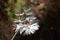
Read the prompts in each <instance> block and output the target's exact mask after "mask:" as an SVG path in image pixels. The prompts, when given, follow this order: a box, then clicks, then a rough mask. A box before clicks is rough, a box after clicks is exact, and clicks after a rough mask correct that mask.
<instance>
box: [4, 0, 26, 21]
mask: <svg viewBox="0 0 60 40" xmlns="http://www.w3.org/2000/svg"><path fill="white" fill-rule="evenodd" d="M15 1H16V2H15ZM7 3H8V4H10V5H8V6H7V7H6V8H5V10H6V11H7V12H8V16H9V17H8V18H9V20H10V21H13V19H14V16H15V13H18V12H20V11H21V10H22V7H23V6H24V5H25V1H24V0H7Z"/></svg>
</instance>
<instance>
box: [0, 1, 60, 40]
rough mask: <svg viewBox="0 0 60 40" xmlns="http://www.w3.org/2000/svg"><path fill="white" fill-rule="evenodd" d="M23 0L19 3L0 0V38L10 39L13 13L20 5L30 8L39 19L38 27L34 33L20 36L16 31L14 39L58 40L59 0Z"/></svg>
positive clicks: (59, 28)
mask: <svg viewBox="0 0 60 40" xmlns="http://www.w3.org/2000/svg"><path fill="white" fill-rule="evenodd" d="M20 1H21V0H20ZM23 1H24V2H26V3H25V4H19V0H0V40H11V37H12V34H13V33H14V31H13V30H12V28H13V26H12V20H13V18H14V13H18V12H19V11H20V10H21V7H22V5H24V6H26V7H31V8H32V10H33V12H34V13H35V15H36V17H37V18H38V19H39V20H40V23H39V25H40V29H39V30H38V31H36V33H35V34H34V35H28V36H22V35H20V34H19V33H18V34H17V35H16V37H15V38H14V40H60V0H23ZM24 2H22V3H24ZM35 2H37V3H35ZM15 4H17V5H15ZM18 4H19V5H18ZM10 12H11V13H10ZM9 13H10V14H9ZM8 14H9V15H8Z"/></svg>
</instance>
